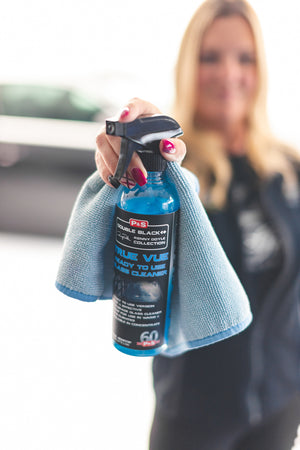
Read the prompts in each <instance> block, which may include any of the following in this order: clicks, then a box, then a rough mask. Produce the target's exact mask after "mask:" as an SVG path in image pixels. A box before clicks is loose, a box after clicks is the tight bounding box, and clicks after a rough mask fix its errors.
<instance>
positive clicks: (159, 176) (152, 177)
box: [147, 171, 165, 185]
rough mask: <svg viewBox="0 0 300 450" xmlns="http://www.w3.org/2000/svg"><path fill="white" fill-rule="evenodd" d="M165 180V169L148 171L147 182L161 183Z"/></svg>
mask: <svg viewBox="0 0 300 450" xmlns="http://www.w3.org/2000/svg"><path fill="white" fill-rule="evenodd" d="M164 180H165V171H162V172H151V171H150V172H147V184H148V185H149V184H159V183H162V182H163V181H164Z"/></svg>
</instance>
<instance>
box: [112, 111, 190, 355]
mask: <svg viewBox="0 0 300 450" xmlns="http://www.w3.org/2000/svg"><path fill="white" fill-rule="evenodd" d="M106 133H107V134H109V135H115V136H121V138H122V139H121V150H120V157H119V161H118V165H117V168H116V171H115V174H114V176H112V177H110V183H111V184H112V185H113V186H114V187H115V188H118V187H119V186H120V179H121V178H122V177H123V175H124V174H125V173H126V170H127V168H128V165H129V163H130V160H131V157H132V154H133V152H134V151H136V152H137V153H138V154H139V156H140V158H141V160H142V162H143V164H144V166H145V168H146V170H147V172H148V177H147V183H146V184H145V185H144V186H139V185H136V186H135V187H134V188H133V189H128V188H127V187H124V186H122V187H121V188H120V196H119V200H118V203H117V205H116V215H115V230H116V231H115V233H116V234H115V255H114V282H113V344H114V346H115V347H116V348H117V349H118V350H120V351H121V352H123V353H126V354H129V355H135V356H153V355H156V354H159V353H161V352H162V351H163V350H164V349H165V348H166V346H167V335H168V325H169V311H170V297H171V291H172V275H173V270H174V254H175V241H176V224H177V220H178V212H179V198H178V194H177V192H176V189H175V187H174V186H173V185H172V184H170V183H169V182H168V180H167V178H166V175H165V169H166V167H167V161H166V160H165V159H164V158H163V157H162V156H161V154H160V151H159V142H160V140H161V139H167V138H170V137H175V136H179V135H181V134H182V130H181V128H180V126H179V125H178V123H177V122H176V121H175V120H174V119H172V118H170V117H167V116H162V115H156V116H151V117H144V118H139V119H136V120H134V121H133V122H129V123H121V122H115V121H106Z"/></svg>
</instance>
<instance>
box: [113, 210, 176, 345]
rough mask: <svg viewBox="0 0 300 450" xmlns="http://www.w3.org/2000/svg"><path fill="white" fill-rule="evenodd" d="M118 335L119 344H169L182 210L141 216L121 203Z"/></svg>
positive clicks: (118, 221) (116, 291)
mask: <svg viewBox="0 0 300 450" xmlns="http://www.w3.org/2000/svg"><path fill="white" fill-rule="evenodd" d="M116 214H117V217H116V238H115V256H114V267H115V277H114V286H113V300H114V302H113V303H114V311H113V319H114V325H113V338H114V340H115V342H116V343H118V344H119V345H122V346H125V347H128V348H131V349H135V350H146V349H155V348H158V347H160V346H162V345H163V344H164V340H165V337H164V329H165V320H166V308H167V300H168V291H169V287H170V281H171V280H170V269H171V267H172V265H173V247H174V244H173V240H174V238H173V232H174V228H175V223H176V218H177V214H176V213H171V214H163V215H144V214H143V215H141V214H135V213H129V212H127V211H124V210H122V209H120V208H119V207H117V212H116Z"/></svg>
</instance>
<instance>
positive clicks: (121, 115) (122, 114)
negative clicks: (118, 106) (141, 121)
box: [120, 106, 129, 119]
mask: <svg viewBox="0 0 300 450" xmlns="http://www.w3.org/2000/svg"><path fill="white" fill-rule="evenodd" d="M128 114H129V108H128V107H127V106H126V107H125V108H124V109H123V111H122V112H121V114H120V119H125V117H127V116H128Z"/></svg>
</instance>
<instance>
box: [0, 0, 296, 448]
mask: <svg viewBox="0 0 300 450" xmlns="http://www.w3.org/2000/svg"><path fill="white" fill-rule="evenodd" d="M198 4H199V2H198V1H195V0H185V1H184V2H179V3H178V4H177V3H176V2H174V0H151V2H144V1H141V0H128V1H124V0H120V1H117V0H111V1H110V2H107V1H104V0H98V1H96V0H85V1H84V2H80V3H79V2H78V3H76V2H75V1H74V0H51V2H48V3H45V2H43V1H41V0H27V1H23V0H19V1H17V0H10V1H9V2H6V3H5V6H4V5H2V6H1V14H0V58H1V59H0V61H1V65H0V67H1V70H0V81H35V82H57V83H59V84H62V83H63V84H68V85H70V84H71V85H77V86H78V85H79V86H83V87H84V88H86V89H90V90H94V92H97V95H98V96H99V97H103V98H104V97H107V98H111V99H113V101H114V102H115V103H116V104H117V105H118V106H119V107H122V106H123V104H124V103H125V102H126V101H127V99H129V98H130V97H132V96H135V95H138V96H141V97H144V98H147V99H149V100H150V101H152V102H154V103H156V104H158V106H159V107H161V108H162V109H163V110H164V109H167V108H168V107H169V105H170V102H171V99H172V76H173V67H174V63H175V59H176V54H177V50H178V45H179V42H180V39H181V36H182V33H183V30H184V28H185V26H186V24H187V22H188V19H189V18H190V16H191V13H192V12H193V11H194V9H195V8H196V7H197V6H198ZM251 4H252V5H253V6H254V7H255V8H256V11H257V13H258V15H259V17H260V19H261V23H262V26H263V31H264V36H265V43H266V50H267V55H268V63H269V79H270V97H269V113H270V118H271V123H272V126H273V129H274V131H275V132H276V134H277V135H278V136H280V137H282V138H284V139H286V140H288V141H289V142H291V143H293V144H295V145H296V146H297V147H298V148H300V126H299V111H300V89H299V88H298V84H299V78H300V58H299V55H300V27H299V19H300V9H299V8H300V6H299V1H298V0H285V2H282V1H275V0H252V1H251ZM86 83H88V84H86ZM61 245H62V242H61V240H56V239H41V238H34V237H33V238H25V237H23V236H14V235H8V234H2V235H0V273H1V287H0V295H1V301H0V361H1V371H0V448H1V450H83V449H84V450H96V449H101V450H102V449H105V450H106V449H107V450H119V449H121V448H122V449H124V450H126V449H128V450H146V448H147V439H148V431H149V426H150V422H151V414H152V409H153V394H152V388H151V373H150V365H151V360H150V359H142V358H141V359H139V358H133V357H129V356H125V355H122V354H121V353H119V352H117V351H116V350H115V349H113V347H112V345H111V342H110V335H111V305H110V302H105V303H101V302H96V303H92V304H86V303H82V302H79V301H76V300H72V299H68V298H67V297H65V296H63V295H62V294H60V293H59V292H57V291H56V290H55V288H54V286H53V284H54V280H55V275H56V271H57V266H58V261H59V255H60V251H61Z"/></svg>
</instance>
